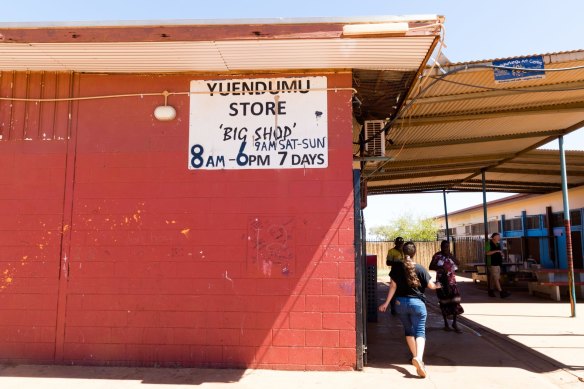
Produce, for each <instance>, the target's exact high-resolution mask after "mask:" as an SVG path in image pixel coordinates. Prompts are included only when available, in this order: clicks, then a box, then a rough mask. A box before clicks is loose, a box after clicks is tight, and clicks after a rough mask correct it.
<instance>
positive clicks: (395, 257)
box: [385, 236, 404, 315]
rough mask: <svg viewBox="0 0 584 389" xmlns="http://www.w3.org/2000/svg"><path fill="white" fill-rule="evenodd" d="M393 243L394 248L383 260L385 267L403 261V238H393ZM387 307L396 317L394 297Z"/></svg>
mask: <svg viewBox="0 0 584 389" xmlns="http://www.w3.org/2000/svg"><path fill="white" fill-rule="evenodd" d="M393 243H394V244H395V247H394V248H392V249H390V250H389V251H388V252H387V258H386V260H385V263H386V264H387V266H393V265H395V264H396V263H400V264H401V262H402V261H403V259H404V253H403V251H402V247H403V245H404V238H402V237H401V236H398V237H397V238H395V240H394V241H393ZM389 306H390V308H391V314H392V315H396V314H397V313H396V311H395V296H394V297H393V298H392V299H391V303H389Z"/></svg>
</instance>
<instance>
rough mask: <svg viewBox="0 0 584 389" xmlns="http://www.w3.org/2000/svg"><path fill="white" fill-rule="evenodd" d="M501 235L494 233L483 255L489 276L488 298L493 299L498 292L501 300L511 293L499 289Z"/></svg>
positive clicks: (501, 262) (501, 261) (501, 256)
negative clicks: (485, 257) (485, 258)
mask: <svg viewBox="0 0 584 389" xmlns="http://www.w3.org/2000/svg"><path fill="white" fill-rule="evenodd" d="M500 242H501V235H500V234H499V233H498V232H494V233H493V235H491V239H490V240H489V241H488V242H487V247H486V248H485V253H486V255H487V271H488V274H489V296H491V297H495V291H494V290H493V289H495V290H497V291H499V295H500V296H501V298H502V299H504V298H506V297H509V296H510V295H511V293H509V292H507V291H505V290H503V288H501V265H502V264H503V250H501V243H500Z"/></svg>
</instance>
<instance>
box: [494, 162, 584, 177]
mask: <svg viewBox="0 0 584 389" xmlns="http://www.w3.org/2000/svg"><path fill="white" fill-rule="evenodd" d="M548 166H549V165H548ZM488 173H511V174H534V175H538V176H557V177H559V176H560V174H561V171H560V169H557V170H542V169H515V168H504V167H497V168H494V169H489V170H488V171H487V174H488ZM567 174H568V176H577V177H584V171H574V170H571V171H569V172H567Z"/></svg>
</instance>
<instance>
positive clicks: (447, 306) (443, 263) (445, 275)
mask: <svg viewBox="0 0 584 389" xmlns="http://www.w3.org/2000/svg"><path fill="white" fill-rule="evenodd" d="M430 270H436V281H438V282H439V283H440V284H441V285H442V288H440V289H436V295H437V296H438V301H439V303H440V311H441V312H442V318H443V319H444V330H445V331H450V330H451V329H450V326H449V325H448V317H452V329H453V330H454V331H455V332H456V333H461V332H462V331H461V330H460V328H458V324H457V322H456V321H457V318H458V315H460V314H462V313H463V312H464V309H463V308H462V306H461V305H460V292H459V291H458V286H457V285H456V270H458V267H457V261H456V258H454V256H453V255H452V254H451V253H450V242H448V241H447V240H443V241H442V242H441V243H440V251H438V252H437V253H436V254H434V256H433V257H432V262H430Z"/></svg>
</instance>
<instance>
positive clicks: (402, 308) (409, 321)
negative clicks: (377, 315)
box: [395, 297, 428, 339]
mask: <svg viewBox="0 0 584 389" xmlns="http://www.w3.org/2000/svg"><path fill="white" fill-rule="evenodd" d="M395 311H396V312H397V315H398V317H399V319H400V320H401V322H402V324H403V326H404V331H405V333H406V336H413V337H415V338H424V339H425V338H426V318H427V317H428V311H426V304H425V303H424V302H423V301H422V300H420V299H419V298H417V297H397V301H396V304H395Z"/></svg>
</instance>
